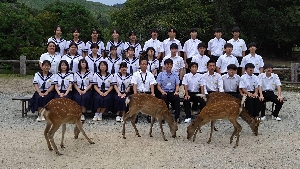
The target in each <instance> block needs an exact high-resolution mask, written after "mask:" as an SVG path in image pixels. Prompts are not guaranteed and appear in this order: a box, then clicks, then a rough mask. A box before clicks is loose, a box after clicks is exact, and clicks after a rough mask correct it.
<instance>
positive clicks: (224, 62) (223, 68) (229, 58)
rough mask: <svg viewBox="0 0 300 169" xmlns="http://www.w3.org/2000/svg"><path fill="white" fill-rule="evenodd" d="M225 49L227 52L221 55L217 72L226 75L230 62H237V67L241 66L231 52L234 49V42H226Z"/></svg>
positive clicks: (217, 64)
mask: <svg viewBox="0 0 300 169" xmlns="http://www.w3.org/2000/svg"><path fill="white" fill-rule="evenodd" d="M224 49H225V54H224V55H221V56H220V57H219V58H218V60H217V63H216V66H217V72H218V73H220V74H221V75H224V74H226V73H227V66H228V65H229V64H235V65H236V66H237V67H238V66H239V63H238V60H237V59H236V57H234V56H233V55H232V54H231V51H232V44H231V43H226V44H225V45H224Z"/></svg>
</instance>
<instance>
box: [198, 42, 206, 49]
mask: <svg viewBox="0 0 300 169" xmlns="http://www.w3.org/2000/svg"><path fill="white" fill-rule="evenodd" d="M201 47H203V48H206V45H205V43H204V42H200V43H199V44H198V46H197V49H199V48H201Z"/></svg>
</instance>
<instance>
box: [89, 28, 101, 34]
mask: <svg viewBox="0 0 300 169" xmlns="http://www.w3.org/2000/svg"><path fill="white" fill-rule="evenodd" d="M93 32H96V33H97V34H98V33H99V32H98V30H97V29H95V28H93V29H92V30H91V34H93Z"/></svg>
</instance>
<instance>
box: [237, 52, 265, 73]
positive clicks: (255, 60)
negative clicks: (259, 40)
mask: <svg viewBox="0 0 300 169" xmlns="http://www.w3.org/2000/svg"><path fill="white" fill-rule="evenodd" d="M247 63H252V64H253V65H254V66H255V68H254V73H260V71H259V69H260V68H262V67H263V66H264V61H263V59H262V57H261V56H260V55H257V54H255V55H254V56H252V55H251V54H248V55H246V56H245V57H243V60H242V62H241V67H243V68H245V65H246V64H247Z"/></svg>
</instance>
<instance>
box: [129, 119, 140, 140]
mask: <svg viewBox="0 0 300 169" xmlns="http://www.w3.org/2000/svg"><path fill="white" fill-rule="evenodd" d="M136 118H137V114H134V115H132V116H131V117H130V121H131V124H132V126H133V128H134V130H135V134H136V135H137V136H138V137H141V136H140V134H139V131H138V129H137V128H136V125H135V119H136Z"/></svg>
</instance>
